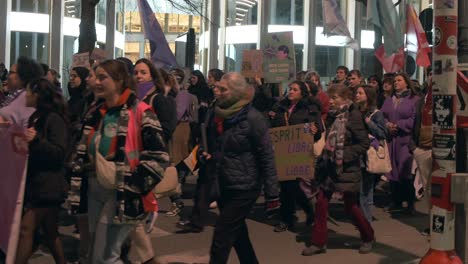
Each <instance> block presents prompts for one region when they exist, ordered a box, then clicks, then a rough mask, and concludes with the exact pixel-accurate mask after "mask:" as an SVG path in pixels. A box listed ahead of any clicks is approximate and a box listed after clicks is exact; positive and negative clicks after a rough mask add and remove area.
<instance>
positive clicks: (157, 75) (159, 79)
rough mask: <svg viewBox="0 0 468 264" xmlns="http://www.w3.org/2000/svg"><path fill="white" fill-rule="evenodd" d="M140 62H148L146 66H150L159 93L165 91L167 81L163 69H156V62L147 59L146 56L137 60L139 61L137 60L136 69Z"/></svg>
mask: <svg viewBox="0 0 468 264" xmlns="http://www.w3.org/2000/svg"><path fill="white" fill-rule="evenodd" d="M140 63H144V64H146V66H148V69H149V71H150V74H151V79H153V83H154V87H155V88H156V91H157V92H158V93H164V83H165V81H164V77H163V76H162V74H161V71H159V70H158V69H156V67H154V64H153V63H152V62H151V61H150V60H148V59H145V58H141V59H139V60H137V62H135V66H134V69H135V67H136V66H137V65H138V64H140Z"/></svg>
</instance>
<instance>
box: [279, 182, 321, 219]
mask: <svg viewBox="0 0 468 264" xmlns="http://www.w3.org/2000/svg"><path fill="white" fill-rule="evenodd" d="M280 187H281V192H280V201H281V207H280V217H281V221H283V222H284V223H286V224H288V225H293V224H294V222H295V221H296V203H298V204H299V206H300V207H301V208H302V209H303V210H304V212H305V213H306V214H307V216H310V215H311V214H312V213H313V212H312V208H311V206H310V203H309V202H308V200H307V197H306V196H305V194H304V192H303V191H302V190H301V188H300V187H299V180H293V181H282V182H280Z"/></svg>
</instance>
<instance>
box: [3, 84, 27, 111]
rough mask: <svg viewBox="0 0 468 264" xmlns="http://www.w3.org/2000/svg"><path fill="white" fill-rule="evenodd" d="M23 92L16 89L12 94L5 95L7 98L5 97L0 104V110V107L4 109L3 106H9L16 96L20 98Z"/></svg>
mask: <svg viewBox="0 0 468 264" xmlns="http://www.w3.org/2000/svg"><path fill="white" fill-rule="evenodd" d="M24 91H25V89H18V90H16V91H14V92H13V93H9V94H8V95H7V97H5V99H3V101H2V102H1V104H0V108H2V107H5V106H8V105H9V104H11V102H13V101H14V100H15V99H16V98H17V97H18V96H20V95H21V94H22V93H23V92H24Z"/></svg>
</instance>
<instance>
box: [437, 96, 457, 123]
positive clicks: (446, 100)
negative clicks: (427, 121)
mask: <svg viewBox="0 0 468 264" xmlns="http://www.w3.org/2000/svg"><path fill="white" fill-rule="evenodd" d="M453 98H454V97H453V96H452V95H434V96H433V101H434V115H433V116H432V122H433V124H434V126H437V127H440V128H442V129H453V128H454V122H453V121H454V117H455V109H454V103H453Z"/></svg>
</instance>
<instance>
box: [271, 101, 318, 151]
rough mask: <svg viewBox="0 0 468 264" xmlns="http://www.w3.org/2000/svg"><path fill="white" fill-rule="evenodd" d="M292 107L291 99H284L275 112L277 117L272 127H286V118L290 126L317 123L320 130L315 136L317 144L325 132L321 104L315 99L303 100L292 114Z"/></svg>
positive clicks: (272, 122)
mask: <svg viewBox="0 0 468 264" xmlns="http://www.w3.org/2000/svg"><path fill="white" fill-rule="evenodd" d="M290 107H291V103H290V100H289V99H287V98H286V99H283V100H281V101H280V102H278V103H277V104H276V105H275V107H273V111H274V112H275V113H276V115H275V117H274V118H273V119H272V120H271V127H281V126H286V124H287V123H286V117H285V114H286V116H287V118H288V124H289V125H298V124H303V123H309V122H311V123H315V125H316V126H317V128H318V131H317V133H316V134H315V135H314V141H315V142H317V141H318V140H319V139H320V137H321V135H322V132H323V127H322V121H321V119H320V112H321V106H320V102H319V101H318V100H316V99H313V98H303V99H302V100H301V101H299V102H298V103H297V104H296V107H295V108H294V110H293V111H292V113H291V114H288V110H289V108H290Z"/></svg>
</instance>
